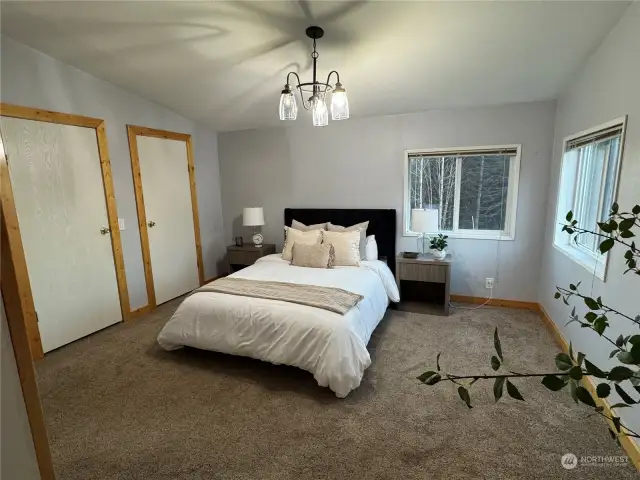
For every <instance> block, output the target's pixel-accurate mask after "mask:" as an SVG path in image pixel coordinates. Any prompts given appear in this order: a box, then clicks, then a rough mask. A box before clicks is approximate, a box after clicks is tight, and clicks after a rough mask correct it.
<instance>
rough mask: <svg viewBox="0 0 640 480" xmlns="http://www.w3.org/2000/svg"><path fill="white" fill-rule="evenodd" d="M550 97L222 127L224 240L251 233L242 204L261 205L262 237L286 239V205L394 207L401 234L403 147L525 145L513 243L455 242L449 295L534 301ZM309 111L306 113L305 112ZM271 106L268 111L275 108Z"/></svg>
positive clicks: (411, 244)
mask: <svg viewBox="0 0 640 480" xmlns="http://www.w3.org/2000/svg"><path fill="white" fill-rule="evenodd" d="M555 109H556V105H555V102H536V103H526V104H512V105H507V106H502V107H492V108H479V109H468V110H447V111H429V112H424V113H417V114H407V115H391V116H380V117H372V118H361V119H350V120H347V121H341V122H333V123H330V125H329V126H328V127H324V128H314V127H312V126H309V124H310V123H311V122H310V119H309V118H308V116H307V115H301V117H302V118H299V119H298V120H297V121H296V122H295V123H294V122H291V123H290V124H288V125H287V126H286V127H285V126H283V127H278V128H269V129H260V130H245V131H237V132H228V133H219V134H218V157H219V161H220V174H221V180H222V183H221V186H222V201H223V203H222V204H223V212H224V225H225V232H226V240H227V241H231V239H232V237H233V236H235V235H240V234H244V236H245V238H249V236H250V235H249V232H248V231H247V230H246V229H243V228H242V226H241V225H242V222H241V218H240V217H241V215H242V208H243V207H247V206H263V207H264V208H265V221H266V225H265V227H263V231H264V235H265V241H267V242H271V243H276V244H278V245H281V244H282V239H283V234H282V227H283V209H284V208H285V207H335V208H395V209H396V210H397V228H398V243H397V250H398V251H402V250H416V248H417V246H416V239H415V238H411V237H402V231H403V230H402V228H403V227H402V208H403V205H402V202H403V160H404V150H405V149H414V148H444V147H463V146H467V147H468V146H479V145H499V144H513V143H520V144H522V159H521V169H520V170H521V171H520V187H519V198H518V214H517V227H516V240H515V241H500V242H498V241H496V240H469V239H452V240H451V242H450V248H449V250H450V252H451V253H452V254H453V256H454V259H455V264H454V274H453V292H454V293H457V294H463V295H475V296H485V295H487V292H488V291H487V290H485V288H484V279H485V277H497V278H499V281H498V284H497V285H496V287H495V289H494V296H496V297H498V298H508V299H516V300H525V301H537V296H538V275H539V271H540V261H541V255H542V239H543V234H544V230H543V228H542V226H543V225H544V218H545V212H546V203H547V185H548V181H549V164H550V160H551V151H552V142H553V125H554V115H555ZM305 113H306V112H305ZM275 114H276V113H275V110H274V115H275Z"/></svg>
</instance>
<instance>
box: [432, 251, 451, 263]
mask: <svg viewBox="0 0 640 480" xmlns="http://www.w3.org/2000/svg"><path fill="white" fill-rule="evenodd" d="M431 255H433V257H434V258H436V259H438V260H443V259H444V257H446V256H447V251H446V250H435V249H432V250H431Z"/></svg>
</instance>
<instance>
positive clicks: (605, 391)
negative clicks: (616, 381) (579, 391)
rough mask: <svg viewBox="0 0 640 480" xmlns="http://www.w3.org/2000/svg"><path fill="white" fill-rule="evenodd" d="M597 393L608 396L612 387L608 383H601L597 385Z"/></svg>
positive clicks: (602, 396) (600, 395) (603, 396)
mask: <svg viewBox="0 0 640 480" xmlns="http://www.w3.org/2000/svg"><path fill="white" fill-rule="evenodd" d="M596 393H597V394H598V397H599V398H607V397H608V396H609V394H610V393H611V387H610V386H609V384H608V383H599V384H598V386H597V387H596Z"/></svg>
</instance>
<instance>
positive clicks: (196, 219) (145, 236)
mask: <svg viewBox="0 0 640 480" xmlns="http://www.w3.org/2000/svg"><path fill="white" fill-rule="evenodd" d="M127 135H128V136H129V153H130V156H131V170H132V171H133V187H134V190H135V196H136V208H137V211H138V228H139V229H140V245H141V247H142V260H143V264H144V277H145V282H146V284H147V299H148V307H149V309H150V310H152V309H154V308H155V307H156V306H157V303H156V290H155V286H154V284H153V267H152V265H151V248H150V247H149V232H148V230H147V214H146V212H145V206H144V194H143V192H142V173H141V171H140V156H139V153H138V141H137V139H136V137H137V136H138V135H139V136H143V137H155V138H164V139H167V140H178V141H183V142H185V146H186V149H187V171H188V173H189V189H190V192H191V213H192V215H193V230H194V236H195V247H196V262H197V266H198V281H199V282H200V285H204V263H203V260H202V239H201V237H200V215H199V213H198V198H197V191H196V178H195V165H194V155H193V142H192V140H191V135H189V134H186V133H178V132H170V131H168V130H157V129H154V128H148V127H139V126H136V125H127Z"/></svg>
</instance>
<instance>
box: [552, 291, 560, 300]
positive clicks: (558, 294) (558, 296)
mask: <svg viewBox="0 0 640 480" xmlns="http://www.w3.org/2000/svg"><path fill="white" fill-rule="evenodd" d="M560 296H561V295H560V292H556V293H554V294H553V298H555V299H556V300H557V299H559V298H560Z"/></svg>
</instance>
